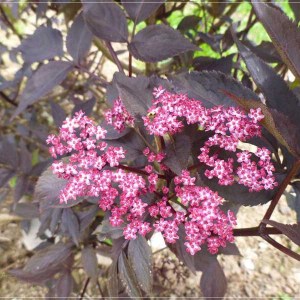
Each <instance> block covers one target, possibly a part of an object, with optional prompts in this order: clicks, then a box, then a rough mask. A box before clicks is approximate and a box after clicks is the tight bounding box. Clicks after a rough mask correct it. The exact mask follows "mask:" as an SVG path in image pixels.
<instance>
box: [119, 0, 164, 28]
mask: <svg viewBox="0 0 300 300" xmlns="http://www.w3.org/2000/svg"><path fill="white" fill-rule="evenodd" d="M164 2H165V0H150V1H149V0H147V1H145V0H122V4H123V6H124V8H125V9H126V11H127V13H128V15H129V17H130V19H131V20H133V21H134V22H135V23H136V24H137V23H140V22H142V21H144V20H145V19H147V18H148V17H150V16H151V15H152V14H153V13H154V12H155V11H156V10H157V9H158V8H159V7H160V6H161V5H162V4H163V3H164Z"/></svg>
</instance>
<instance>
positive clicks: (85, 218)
mask: <svg viewBox="0 0 300 300" xmlns="http://www.w3.org/2000/svg"><path fill="white" fill-rule="evenodd" d="M98 211H99V206H98V205H92V206H91V208H90V209H88V210H86V211H84V212H81V213H78V214H79V219H80V233H82V232H83V231H84V230H86V229H87V228H88V227H89V226H90V225H91V224H92V222H93V221H94V219H95V217H96V215H97V212H98Z"/></svg>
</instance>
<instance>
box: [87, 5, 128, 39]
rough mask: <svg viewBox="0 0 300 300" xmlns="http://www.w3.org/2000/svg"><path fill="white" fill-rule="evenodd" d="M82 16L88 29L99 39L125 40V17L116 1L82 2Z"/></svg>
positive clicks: (126, 33) (126, 36) (126, 31)
mask: <svg viewBox="0 0 300 300" xmlns="http://www.w3.org/2000/svg"><path fill="white" fill-rule="evenodd" d="M83 17H84V20H85V23H86V25H87V27H88V29H89V30H90V31H91V32H92V33H93V34H94V35H95V36H96V37H98V38H99V39H102V40H105V41H109V42H121V43H126V42H127V38H128V29H127V21H126V17H125V14H124V12H123V11H122V9H121V8H120V7H119V6H118V5H117V4H116V3H93V4H91V3H89V4H87V3H83Z"/></svg>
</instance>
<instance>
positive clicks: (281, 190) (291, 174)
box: [259, 160, 300, 233]
mask: <svg viewBox="0 0 300 300" xmlns="http://www.w3.org/2000/svg"><path fill="white" fill-rule="evenodd" d="M299 169H300V160H298V161H297V162H296V163H295V164H294V165H293V167H292V169H291V170H290V172H289V173H288V174H287V176H286V177H285V179H284V180H283V182H282V183H281V184H280V186H279V188H278V191H277V193H276V195H275V197H274V199H273V200H272V202H271V204H270V206H269V207H268V209H267V211H266V213H265V215H264V217H263V220H269V219H270V218H271V216H272V213H273V211H274V209H275V207H276V205H277V203H278V201H279V199H280V197H281V196H282V194H283V193H284V191H285V189H286V187H287V186H288V184H289V183H290V181H291V180H292V179H293V177H294V176H295V175H296V174H297V172H298V170H299ZM259 227H260V229H261V232H262V233H263V232H264V229H265V228H266V227H267V225H266V224H265V223H262V222H261V223H260V226H259Z"/></svg>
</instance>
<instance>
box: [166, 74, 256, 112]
mask: <svg viewBox="0 0 300 300" xmlns="http://www.w3.org/2000/svg"><path fill="white" fill-rule="evenodd" d="M171 79H172V80H173V84H174V85H175V86H176V87H177V89H178V91H179V92H184V93H187V94H188V96H189V97H191V98H195V99H197V100H200V101H201V102H202V103H203V104H204V105H205V106H206V107H209V108H210V107H213V106H215V105H224V106H226V107H227V106H237V104H236V103H235V101H233V100H232V98H231V97H229V96H227V95H225V93H224V90H225V91H230V92H231V93H232V94H234V95H236V96H238V97H240V98H243V99H253V100H256V101H259V98H258V96H257V95H256V94H255V93H254V92H252V91H251V90H249V89H247V88H246V87H244V86H243V85H242V84H240V83H239V82H237V81H236V80H235V79H233V78H232V77H229V76H226V75H225V74H223V73H219V72H214V71H213V72H190V73H181V74H179V75H176V76H172V77H171Z"/></svg>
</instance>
